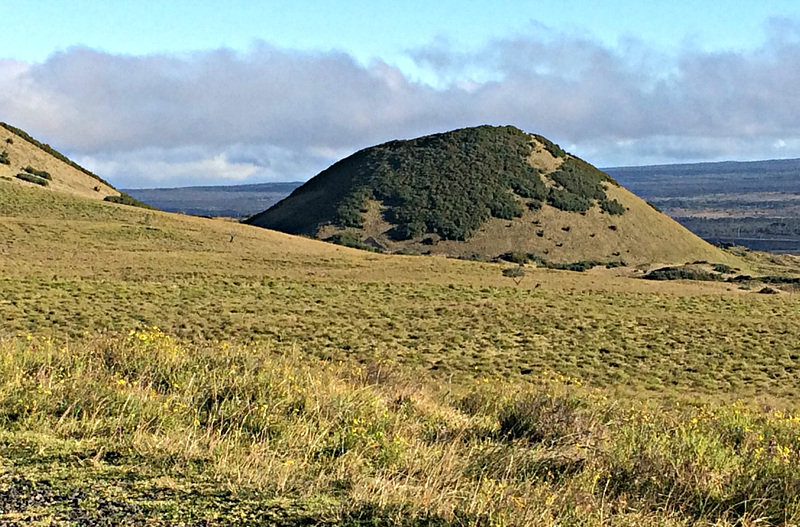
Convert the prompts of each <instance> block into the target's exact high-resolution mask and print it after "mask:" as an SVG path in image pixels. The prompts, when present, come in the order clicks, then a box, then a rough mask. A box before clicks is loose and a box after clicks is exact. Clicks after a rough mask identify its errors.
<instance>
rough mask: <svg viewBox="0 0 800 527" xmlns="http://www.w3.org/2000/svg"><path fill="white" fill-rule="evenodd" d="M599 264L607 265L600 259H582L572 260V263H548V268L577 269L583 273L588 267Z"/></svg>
mask: <svg viewBox="0 0 800 527" xmlns="http://www.w3.org/2000/svg"><path fill="white" fill-rule="evenodd" d="M599 265H607V264H603V262H600V261H598V260H581V261H579V262H571V263H548V264H546V267H547V268H548V269H558V270H561V271H577V272H579V273H582V272H584V271H586V270H588V269H592V268H594V267H597V266H599Z"/></svg>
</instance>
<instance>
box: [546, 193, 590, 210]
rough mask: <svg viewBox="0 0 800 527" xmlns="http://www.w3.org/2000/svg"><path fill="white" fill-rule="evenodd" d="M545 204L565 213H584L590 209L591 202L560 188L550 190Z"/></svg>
mask: <svg viewBox="0 0 800 527" xmlns="http://www.w3.org/2000/svg"><path fill="white" fill-rule="evenodd" d="M547 203H548V204H550V205H551V206H553V207H555V208H557V209H559V210H563V211H565V212H586V211H587V210H589V209H590V208H591V207H592V201H591V200H590V199H587V198H584V197H582V196H579V195H577V194H573V193H572V192H570V191H568V190H564V189H560V188H555V187H553V188H551V189H550V194H549V195H548V196H547Z"/></svg>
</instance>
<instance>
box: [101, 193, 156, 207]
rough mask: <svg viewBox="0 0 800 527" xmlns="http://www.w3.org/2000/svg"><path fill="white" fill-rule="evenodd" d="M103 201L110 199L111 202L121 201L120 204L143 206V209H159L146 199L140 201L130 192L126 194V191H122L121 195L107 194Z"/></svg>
mask: <svg viewBox="0 0 800 527" xmlns="http://www.w3.org/2000/svg"><path fill="white" fill-rule="evenodd" d="M103 201H108V202H110V203H119V204H120V205H130V206H131V207H141V208H143V209H151V210H157V209H156V208H155V207H153V206H152V205H148V204H147V203H145V202H144V201H139V200H138V199H136V198H134V197H133V196H131V195H130V194H126V193H125V192H121V193H120V195H119V196H106V197H105V198H103Z"/></svg>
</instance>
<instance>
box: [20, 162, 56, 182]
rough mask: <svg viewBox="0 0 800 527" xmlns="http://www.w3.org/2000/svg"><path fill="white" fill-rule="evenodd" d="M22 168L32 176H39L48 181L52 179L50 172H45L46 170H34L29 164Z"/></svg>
mask: <svg viewBox="0 0 800 527" xmlns="http://www.w3.org/2000/svg"><path fill="white" fill-rule="evenodd" d="M22 170H24V171H25V172H27V173H28V174H33V175H34V176H39V177H40V178H44V179H46V180H48V181H52V180H53V178H52V176H51V175H50V172H47V171H46V170H36V169H35V168H33V167H32V166H30V165H28V166H26V167H25V168H23V169H22Z"/></svg>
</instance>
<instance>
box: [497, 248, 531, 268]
mask: <svg viewBox="0 0 800 527" xmlns="http://www.w3.org/2000/svg"><path fill="white" fill-rule="evenodd" d="M531 256H533V255H529V254H528V253H526V252H524V251H512V252H508V253H503V254H501V255H500V256H498V258H499V259H501V260H505V261H506V262H511V263H515V264H520V265H522V264H526V263H528V261H529V260H530V259H531Z"/></svg>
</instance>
